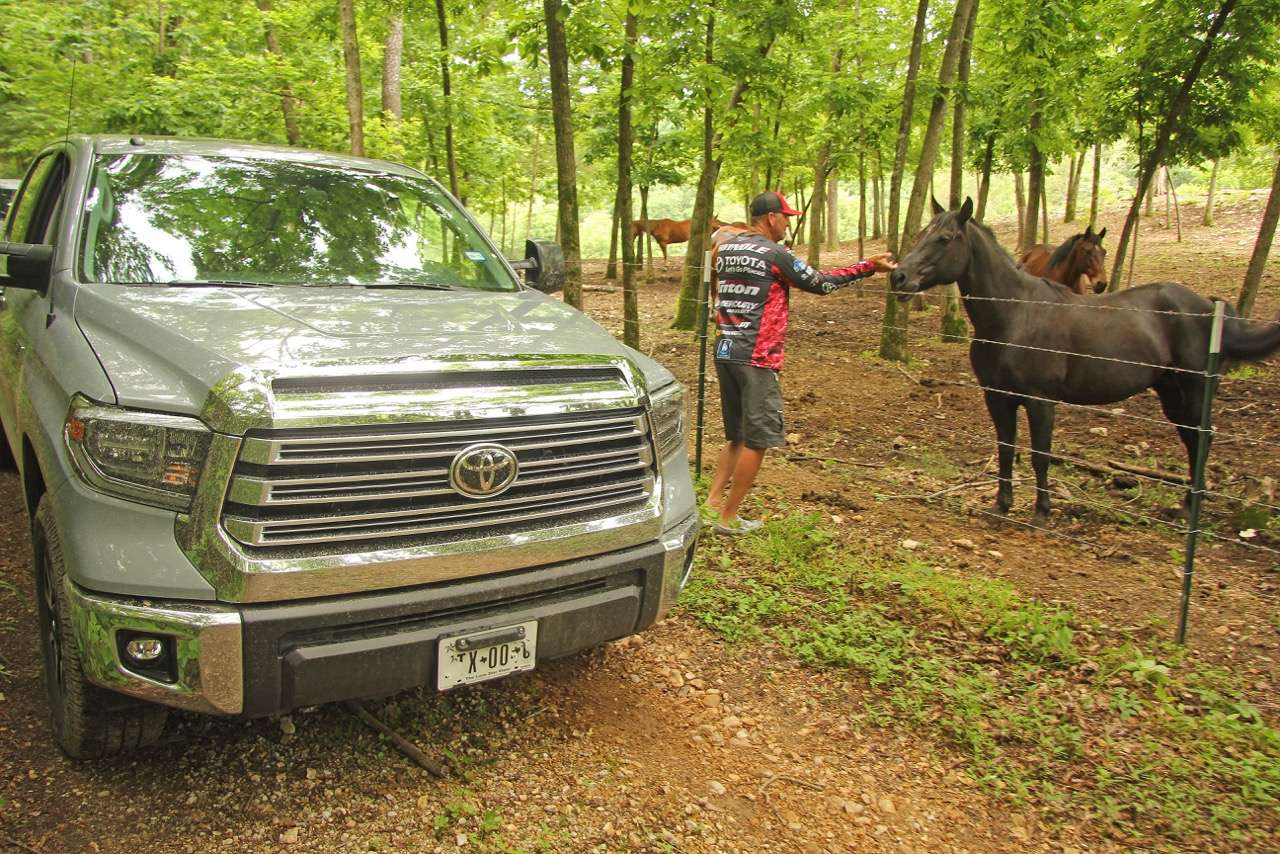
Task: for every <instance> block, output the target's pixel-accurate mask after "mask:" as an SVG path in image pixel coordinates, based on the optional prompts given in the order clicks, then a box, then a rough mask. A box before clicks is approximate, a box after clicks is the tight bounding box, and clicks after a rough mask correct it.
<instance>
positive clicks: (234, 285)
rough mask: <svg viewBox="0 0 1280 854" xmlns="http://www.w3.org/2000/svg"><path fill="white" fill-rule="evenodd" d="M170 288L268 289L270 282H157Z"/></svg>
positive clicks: (232, 280)
mask: <svg viewBox="0 0 1280 854" xmlns="http://www.w3.org/2000/svg"><path fill="white" fill-rule="evenodd" d="M158 284H162V285H165V286H166V287H170V288H269V287H272V285H271V283H270V282H252V281H242V280H238V279H177V280H174V281H172V282H159V283H158Z"/></svg>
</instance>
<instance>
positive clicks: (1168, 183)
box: [1163, 166, 1173, 229]
mask: <svg viewBox="0 0 1280 854" xmlns="http://www.w3.org/2000/svg"><path fill="white" fill-rule="evenodd" d="M1171 187H1173V181H1172V179H1170V177H1169V167H1168V166H1166V167H1164V183H1163V189H1164V227H1165V228H1166V229H1169V228H1173V206H1172V205H1171V204H1170V201H1171V196H1170V194H1169V190H1170V188H1171Z"/></svg>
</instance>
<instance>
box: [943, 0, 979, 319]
mask: <svg viewBox="0 0 1280 854" xmlns="http://www.w3.org/2000/svg"><path fill="white" fill-rule="evenodd" d="M978 3H979V0H973V2H972V5H971V6H970V8H969V12H968V14H967V15H966V16H965V18H966V20H965V25H964V36H963V37H962V41H961V43H960V59H959V67H958V68H957V69H956V79H957V81H958V85H957V86H956V94H955V105H954V107H953V113H952V119H951V188H950V192H949V193H948V194H947V207H948V208H949V209H951V210H955V209H957V208H959V207H960V205H961V204H962V203H963V201H964V198H963V197H964V147H965V146H964V143H965V119H966V114H967V112H968V100H969V58H970V56H971V55H972V52H973V31H974V28H975V27H976V26H977V22H978ZM957 14H959V12H957ZM941 322H942V340H943V341H945V342H949V343H951V342H955V343H958V342H961V341H964V340H965V339H966V338H967V337H968V334H969V326H968V324H967V323H966V322H965V319H964V311H963V310H962V309H961V306H960V288H959V287H958V286H956V285H954V284H951V285H946V286H944V287H943V289H942V312H941Z"/></svg>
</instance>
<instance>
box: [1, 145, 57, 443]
mask: <svg viewBox="0 0 1280 854" xmlns="http://www.w3.org/2000/svg"><path fill="white" fill-rule="evenodd" d="M68 167H69V161H68V159H67V157H66V155H65V154H64V153H63V152H61V151H51V152H47V153H45V154H43V155H41V156H40V158H39V159H38V160H36V162H35V163H34V164H33V165H32V167H31V169H30V170H29V171H28V173H27V180H26V181H25V182H24V184H23V186H22V188H21V189H19V191H18V196H17V198H15V199H14V202H13V210H12V211H10V213H9V216H8V218H7V219H6V221H5V236H4V239H5V240H7V241H11V242H14V243H50V244H56V243H57V240H58V234H57V232H58V223H59V221H60V220H61V214H62V197H63V192H62V191H63V189H64V187H65V185H66V180H67V172H68ZM49 299H50V294H49V293H48V292H46V293H38V292H36V291H31V290H26V289H25V288H0V419H2V420H3V422H4V431H5V438H7V439H8V441H9V447H10V448H11V449H13V451H14V452H15V454H17V453H19V452H20V450H21V447H22V444H21V438H22V430H21V426H20V425H19V424H18V419H17V409H18V406H17V401H18V396H19V395H20V394H22V374H23V371H24V367H25V364H24V363H25V360H26V359H27V358H29V357H30V356H31V354H32V353H33V352H34V351H33V345H34V343H35V336H37V335H40V334H41V333H42V332H43V331H44V328H45V318H46V317H47V316H48V314H49Z"/></svg>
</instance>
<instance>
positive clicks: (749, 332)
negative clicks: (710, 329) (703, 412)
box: [707, 192, 897, 535]
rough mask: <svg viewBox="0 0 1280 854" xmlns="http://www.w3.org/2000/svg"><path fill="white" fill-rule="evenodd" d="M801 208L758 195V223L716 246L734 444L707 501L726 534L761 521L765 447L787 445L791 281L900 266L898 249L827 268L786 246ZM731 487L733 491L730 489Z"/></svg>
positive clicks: (820, 290)
mask: <svg viewBox="0 0 1280 854" xmlns="http://www.w3.org/2000/svg"><path fill="white" fill-rule="evenodd" d="M799 213H800V212H799V211H797V210H793V209H792V208H791V206H790V205H788V204H787V200H786V199H785V198H783V196H782V194H781V193H775V192H766V193H761V194H760V195H758V196H756V197H755V198H754V199H753V200H752V201H751V226H750V229H749V230H747V231H745V232H743V233H741V234H738V235H730V236H726V237H725V239H723V240H722V241H721V242H720V243H719V245H718V246H717V247H716V250H715V252H716V258H715V273H716V281H717V283H718V286H717V291H716V348H715V358H716V376H717V378H718V379H719V383H720V409H721V412H722V413H723V415H724V432H725V439H726V440H727V443H726V444H725V446H724V449H723V450H722V451H721V452H720V458H719V460H718V461H717V462H716V471H715V476H714V477H713V478H712V481H711V490H710V493H709V494H708V496H707V504H708V505H709V506H710V507H711V508H712V510H715V511H716V512H717V513H718V514H719V521H718V522H717V523H716V525H715V527H714V529H713V530H714V531H715V532H716V533H718V534H729V535H735V534H741V533H746V532H747V531H754V530H755V529H756V528H759V527H760V522H759V520H753V519H740V518H738V507H739V505H741V504H742V499H743V498H745V497H746V495H747V492H749V491H750V489H751V486H752V484H753V483H755V479H756V474H757V473H758V472H759V471H760V464H761V463H762V462H764V455H765V451H766V450H767V449H769V448H776V447H780V446H782V445H784V444H786V439H785V437H784V433H783V427H782V388H781V386H780V385H779V383H778V372H779V371H780V370H782V347H783V341H784V339H785V338H786V334H787V310H788V306H789V303H790V296H791V286H792V285H795V286H796V287H798V288H800V289H801V290H804V291H809V292H810V293H815V294H829V293H831V292H832V291H834V290H837V289H838V288H842V287H844V286H845V285H847V284H849V283H850V282H854V281H857V280H858V279H863V278H866V277H867V276H870V275H872V274H874V273H887V272H888V271H890V270H892V269H893V268H894V267H895V266H897V265H896V264H894V263H893V261H892V260H891V258H892V257H893V256H892V255H891V254H890V253H887V252H886V253H883V254H881V255H873V256H872V257H870V258H868V259H867V260H866V261H860V262H858V263H857V264H854V265H853V266H851V267H841V268H838V269H835V270H828V271H827V272H825V273H820V272H818V271H817V270H814V269H813V268H812V267H810V266H809V265H808V264H806V263H805V262H804V261H802V260H800V259H799V258H797V257H796V256H794V255H792V254H791V252H789V251H788V250H787V249H785V248H784V247H782V246H781V245H779V243H778V241H780V240H782V239H783V238H784V237H785V236H786V234H787V230H788V227H789V223H788V220H787V218H788V217H793V216H798V215H799ZM726 488H728V494H725V489H726Z"/></svg>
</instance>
